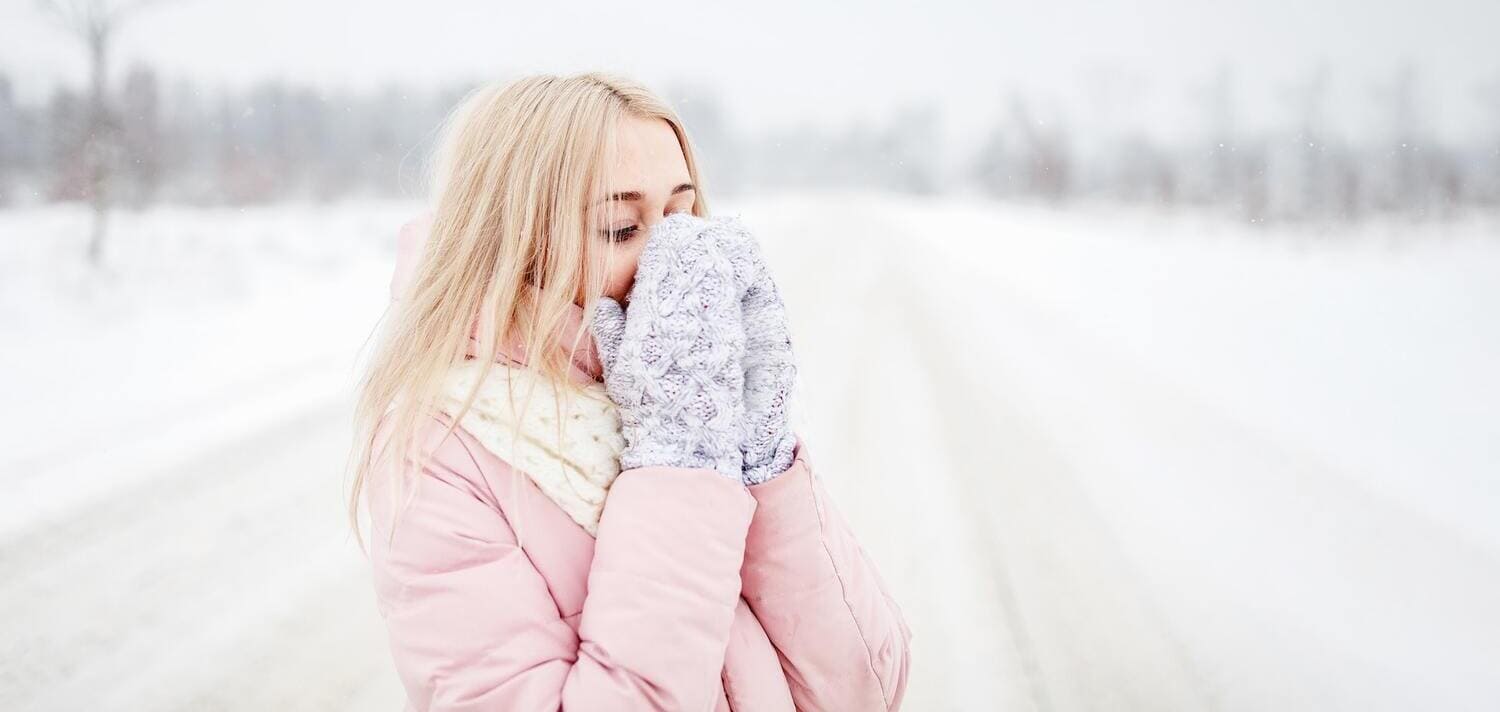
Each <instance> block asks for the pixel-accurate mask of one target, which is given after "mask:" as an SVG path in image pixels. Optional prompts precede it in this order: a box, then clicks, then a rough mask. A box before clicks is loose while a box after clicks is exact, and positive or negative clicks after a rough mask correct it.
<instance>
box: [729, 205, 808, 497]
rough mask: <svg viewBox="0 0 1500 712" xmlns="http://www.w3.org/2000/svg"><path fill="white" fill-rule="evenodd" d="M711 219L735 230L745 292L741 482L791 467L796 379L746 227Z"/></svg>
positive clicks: (766, 276) (773, 292)
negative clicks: (790, 414) (791, 406)
mask: <svg viewBox="0 0 1500 712" xmlns="http://www.w3.org/2000/svg"><path fill="white" fill-rule="evenodd" d="M710 221H711V222H714V223H716V224H718V225H720V226H721V227H722V228H723V229H724V230H726V231H729V232H731V233H733V234H735V235H736V238H735V239H734V240H733V241H732V242H731V244H732V245H734V246H735V247H736V248H742V249H743V254H737V255H736V256H735V257H734V259H733V261H734V263H735V265H736V278H737V279H738V280H739V281H740V290H741V292H742V293H743V295H744V296H743V297H742V299H741V303H740V307H741V312H742V315H743V319H744V321H745V338H746V342H745V438H744V440H743V441H742V442H741V443H740V450H741V452H743V453H744V455H745V477H744V479H745V484H747V485H754V484H760V483H761V482H765V481H766V480H769V479H771V478H773V477H776V476H777V475H779V474H781V473H782V472H785V471H786V470H787V468H789V467H791V466H792V455H793V454H794V452H795V451H796V447H797V438H796V436H795V435H794V434H793V433H792V427H791V423H790V422H789V419H788V415H787V401H788V399H789V398H790V397H791V393H792V386H793V384H794V383H795V381H796V379H797V366H796V363H795V361H794V360H793V358H792V337H791V330H790V328H789V327H788V326H787V319H786V306H785V304H783V302H782V300H781V292H780V291H779V290H777V289H776V282H775V281H774V280H772V279H771V270H770V268H769V267H768V266H767V265H766V262H765V259H764V258H763V257H762V255H761V251H760V245H759V243H757V242H756V240H755V237H754V236H753V235H752V234H751V233H750V230H749V228H747V227H745V225H744V223H742V222H741V221H740V220H739V218H737V217H734V216H728V217H713V218H710Z"/></svg>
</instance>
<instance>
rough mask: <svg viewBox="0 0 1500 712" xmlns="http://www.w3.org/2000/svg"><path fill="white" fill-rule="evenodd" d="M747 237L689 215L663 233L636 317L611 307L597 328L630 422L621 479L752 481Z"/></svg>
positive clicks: (602, 303) (672, 218) (610, 378)
mask: <svg viewBox="0 0 1500 712" xmlns="http://www.w3.org/2000/svg"><path fill="white" fill-rule="evenodd" d="M739 239H740V236H739V235H738V234H736V233H735V232H734V231H731V230H725V229H723V228H722V227H720V226H717V225H714V224H711V223H709V222H708V221H707V220H705V219H704V218H700V217H697V216H695V215H692V214H689V213H674V214H672V215H669V216H667V217H666V218H663V219H662V221H661V222H659V223H657V224H656V226H655V227H654V228H653V229H652V231H651V234H650V235H649V237H648V239H647V242H646V247H645V249H644V250H642V252H641V256H640V261H639V263H638V264H637V267H636V273H635V283H634V285H632V286H631V289H630V292H629V293H628V294H627V295H626V296H625V302H626V307H625V309H624V310H623V311H622V310H621V307H620V305H619V303H617V302H615V301H614V300H613V299H610V298H608V297H601V298H600V300H599V304H598V307H597V308H596V310H595V314H594V319H593V322H592V323H591V325H590V328H591V329H592V330H593V334H594V338H595V341H596V344H597V347H598V350H599V357H600V361H601V362H602V363H603V366H604V386H605V392H606V393H607V394H608V395H609V397H610V400H612V401H614V403H615V405H616V406H617V407H618V409H619V412H620V425H621V434H622V435H623V436H624V438H625V448H624V450H623V451H622V452H621V453H620V469H621V470H622V471H623V470H628V469H631V468H636V467H648V466H669V467H698V468H712V469H715V470H718V471H719V472H720V473H721V474H723V475H724V476H726V477H731V478H733V479H734V480H736V481H743V455H742V454H741V451H740V442H741V439H742V438H743V434H744V418H745V404H744V386H745V371H744V357H745V330H744V324H743V322H742V320H741V317H740V298H741V296H742V295H741V292H740V291H739V289H738V287H737V285H738V282H737V281H736V278H735V274H736V270H735V266H734V264H733V262H732V260H731V256H732V255H737V254H742V253H743V247H742V246H738V245H736V244H734V243H735V241H737V240H739Z"/></svg>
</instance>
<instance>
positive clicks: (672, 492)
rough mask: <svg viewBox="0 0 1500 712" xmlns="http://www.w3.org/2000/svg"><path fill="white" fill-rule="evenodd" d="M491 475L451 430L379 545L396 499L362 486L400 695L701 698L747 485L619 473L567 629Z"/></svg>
mask: <svg viewBox="0 0 1500 712" xmlns="http://www.w3.org/2000/svg"><path fill="white" fill-rule="evenodd" d="M434 427H438V428H440V427H441V426H434ZM434 432H435V434H441V432H442V431H441V429H437V430H435V431H434ZM475 447H477V445H475ZM486 461H487V462H489V461H490V460H488V459H486ZM381 474H384V473H381ZM517 474H518V476H519V473H517ZM486 475H489V476H490V478H492V479H493V478H494V473H485V472H483V471H482V470H481V468H480V466H479V465H478V462H477V461H476V459H475V458H474V457H473V456H472V455H471V454H470V452H469V450H468V449H467V444H466V442H465V441H463V440H462V439H460V437H459V435H458V434H457V433H456V434H455V435H454V436H452V437H449V438H447V439H446V440H445V441H443V443H442V444H441V445H440V446H439V447H438V448H437V450H436V454H435V457H434V459H433V461H432V462H431V463H430V464H429V465H428V466H426V467H424V469H423V471H422V473H421V477H420V478H418V481H419V483H420V489H419V490H418V493H417V494H416V495H415V501H414V502H413V503H412V504H411V505H410V507H411V508H410V509H409V510H407V511H406V512H405V514H404V515H403V518H402V519H401V520H400V521H399V522H398V524H397V525H396V527H395V529H394V534H395V536H394V538H393V539H392V540H391V541H390V542H387V541H386V537H387V536H388V534H389V533H390V531H388V530H387V528H386V525H385V522H384V521H383V519H384V517H385V516H386V515H387V514H389V509H388V507H390V506H394V505H387V504H382V503H381V502H382V500H383V499H384V497H382V496H378V493H375V492H374V491H373V490H372V494H376V495H377V496H373V497H372V498H371V500H370V501H371V510H370V511H371V514H372V516H371V522H372V523H371V531H372V534H373V536H372V537H371V539H372V541H371V547H370V550H371V563H372V567H373V573H374V579H375V588H376V594H377V595H376V598H377V604H378V607H379V610H380V613H381V616H382V618H383V619H384V621H385V624H386V628H387V632H388V633H389V640H390V646H391V653H392V658H393V660H394V662H395V666H396V670H397V672H398V673H399V675H400V678H401V681H402V684H403V685H404V686H405V688H406V692H407V696H408V699H409V701H410V705H411V708H413V709H416V710H423V711H431V712H438V711H439V710H455V711H456V710H499V709H517V710H520V709H526V710H544V709H545V710H600V709H610V710H660V709H711V708H712V707H713V705H714V702H715V700H716V698H717V697H718V695H719V685H720V684H721V683H720V672H721V670H722V668H723V664H724V654H725V648H726V647H727V645H728V640H729V633H730V627H731V624H732V622H733V619H734V615H735V607H736V605H737V604H738V602H739V597H740V596H739V594H740V579H739V571H740V566H741V564H742V562H743V556H744V542H745V536H746V531H747V529H748V528H749V525H750V520H751V518H752V515H753V513H754V510H755V506H756V504H755V501H754V498H752V497H751V496H750V495H749V494H748V493H747V492H746V490H745V488H744V485H743V484H740V483H736V482H735V481H733V480H730V479H728V478H726V477H724V476H723V475H720V474H718V473H717V472H715V471H713V470H709V469H693V468H673V467H642V468H636V469H632V470H626V471H624V472H622V473H620V474H619V476H618V477H617V478H616V479H615V481H614V483H613V485H612V486H611V490H610V495H609V497H610V499H609V507H607V508H606V509H605V513H604V514H603V517H602V518H601V520H600V523H599V529H598V537H597V539H596V541H595V550H594V559H593V563H592V566H591V568H590V572H589V577H588V596H587V598H586V599H585V602H584V607H583V611H582V614H581V618H580V620H579V625H578V631H577V633H576V634H575V633H574V630H573V628H572V627H571V626H570V625H569V624H568V623H567V622H566V621H564V620H563V619H562V618H561V617H560V614H559V611H558V609H557V605H556V603H555V602H554V600H553V598H552V596H551V594H550V593H549V592H548V589H547V583H546V581H545V579H543V578H542V576H541V574H540V573H539V572H538V571H537V570H536V568H535V567H534V566H533V565H532V564H531V562H530V560H529V559H528V557H527V555H526V554H525V553H524V552H523V551H522V550H521V549H519V548H517V546H516V538H515V536H514V534H513V531H512V529H511V526H510V524H509V523H508V522H507V520H506V518H505V516H504V514H503V512H502V510H501V509H500V507H499V506H498V504H497V501H496V499H495V497H494V495H493V493H494V491H495V489H494V488H491V487H489V486H488V485H489V483H488V482H486Z"/></svg>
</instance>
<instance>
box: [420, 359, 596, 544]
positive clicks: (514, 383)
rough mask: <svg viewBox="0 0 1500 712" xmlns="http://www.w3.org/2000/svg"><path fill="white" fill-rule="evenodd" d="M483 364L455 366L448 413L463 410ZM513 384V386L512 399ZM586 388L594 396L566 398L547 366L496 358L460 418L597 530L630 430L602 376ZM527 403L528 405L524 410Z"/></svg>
mask: <svg viewBox="0 0 1500 712" xmlns="http://www.w3.org/2000/svg"><path fill="white" fill-rule="evenodd" d="M483 365H484V364H483V362H482V361H480V360H477V359H470V360H467V361H465V362H464V363H463V365H460V366H457V367H455V368H454V369H453V370H452V371H451V372H450V374H449V377H448V380H447V381H446V383H445V386H444V390H443V393H442V396H441V398H440V399H439V407H440V408H441V409H442V410H443V411H444V412H445V413H448V414H449V415H453V414H455V413H457V412H458V410H459V408H460V406H462V405H463V403H464V400H465V399H466V398H467V396H468V394H469V390H470V389H471V388H473V387H474V383H475V382H476V381H478V380H479V374H480V369H481V368H482V367H483ZM507 387H509V388H513V389H514V390H513V393H514V396H515V399H514V406H512V401H511V399H510V397H509V394H508V393H507ZM533 387H535V389H536V390H535V391H534V392H531V391H530V389H531V388H533ZM583 388H584V390H585V391H586V393H587V396H588V397H578V396H576V395H575V396H572V397H569V398H568V399H567V401H568V402H567V403H563V402H562V398H560V397H559V395H560V394H559V393H558V391H557V389H556V387H555V386H554V385H553V384H552V382H551V381H549V380H548V379H547V378H545V377H543V376H542V375H541V374H538V373H537V372H535V371H532V370H530V369H527V368H524V367H521V366H513V365H508V364H506V363H500V362H497V363H495V364H493V365H492V366H491V367H490V372H489V374H488V375H487V376H486V377H485V379H484V382H483V383H481V384H480V386H479V392H478V394H477V395H476V396H475V400H474V403H473V405H472V406H471V407H470V408H469V410H468V412H466V413H465V414H464V415H463V417H462V418H461V419H460V421H459V425H461V426H462V427H463V428H464V430H465V431H467V432H468V433H469V434H470V435H473V436H474V438H475V439H476V440H478V441H479V442H480V443H481V444H482V445H484V447H485V449H487V450H489V451H490V452H492V453H494V455H495V456H496V457H498V458H500V459H501V460H504V461H505V462H506V463H508V464H509V465H510V466H511V467H512V468H513V469H514V470H517V471H520V472H524V473H526V476H527V477H530V478H531V481H532V482H535V483H536V486H537V488H538V489H540V490H541V491H542V492H543V493H545V494H546V495H547V496H548V497H550V498H551V499H552V501H554V502H556V503H557V506H558V507H561V508H562V510H563V511H564V512H567V514H568V516H569V517H572V518H573V521H575V522H578V524H579V526H581V527H583V528H584V530H585V531H587V532H588V533H589V534H590V535H593V536H597V535H598V530H599V517H600V515H601V514H602V513H603V511H604V499H605V495H607V494H608V492H609V486H610V484H612V483H613V482H614V479H615V476H616V475H618V474H620V453H621V451H622V450H624V449H625V438H624V436H623V435H621V434H620V416H619V412H618V411H617V410H616V407H615V405H614V403H613V402H612V401H610V399H609V397H608V396H607V395H606V394H605V391H604V384H603V383H592V384H588V385H584V386H583ZM528 392H530V402H529V403H528V402H527V397H528ZM522 406H525V412H519V411H520V410H521V408H522ZM564 406H565V407H564ZM559 426H561V427H559ZM513 432H514V435H513Z"/></svg>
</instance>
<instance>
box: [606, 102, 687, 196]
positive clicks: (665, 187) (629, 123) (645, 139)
mask: <svg viewBox="0 0 1500 712" xmlns="http://www.w3.org/2000/svg"><path fill="white" fill-rule="evenodd" d="M605 175H606V177H607V179H608V181H609V183H610V185H611V186H612V188H613V190H615V191H617V192H618V191H627V190H636V191H641V192H644V193H645V194H646V195H648V196H651V195H657V194H658V193H665V192H666V191H669V190H671V189H672V188H673V187H674V186H676V185H677V184H678V183H683V182H686V181H687V179H688V170H687V159H686V158H684V157H683V155H682V146H681V145H680V144H678V142H677V134H676V132H674V131H672V126H671V125H670V124H668V123H667V121H666V119H643V118H639V117H634V116H630V117H626V118H625V119H624V120H623V121H622V122H621V124H620V132H619V155H618V157H617V159H616V160H615V161H614V162H613V163H612V164H611V165H608V166H606V167H605Z"/></svg>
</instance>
